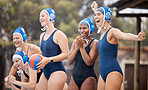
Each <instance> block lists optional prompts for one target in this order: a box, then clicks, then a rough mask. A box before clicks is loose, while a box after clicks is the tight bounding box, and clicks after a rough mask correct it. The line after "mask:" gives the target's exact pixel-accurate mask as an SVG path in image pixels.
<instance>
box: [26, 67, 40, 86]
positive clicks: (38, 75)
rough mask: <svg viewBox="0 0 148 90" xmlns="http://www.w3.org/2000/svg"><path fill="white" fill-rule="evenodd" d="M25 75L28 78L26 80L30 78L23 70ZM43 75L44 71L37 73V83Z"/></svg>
mask: <svg viewBox="0 0 148 90" xmlns="http://www.w3.org/2000/svg"><path fill="white" fill-rule="evenodd" d="M23 73H24V75H25V76H26V78H28V79H29V76H28V75H27V74H26V73H25V71H24V70H23ZM41 74H42V70H41V72H39V73H37V83H38V82H39V79H40V76H41Z"/></svg>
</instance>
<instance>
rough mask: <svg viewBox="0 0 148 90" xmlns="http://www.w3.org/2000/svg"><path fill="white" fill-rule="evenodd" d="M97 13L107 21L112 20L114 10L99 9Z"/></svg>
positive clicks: (107, 8)
mask: <svg viewBox="0 0 148 90" xmlns="http://www.w3.org/2000/svg"><path fill="white" fill-rule="evenodd" d="M97 11H100V12H101V13H102V14H103V15H104V16H105V19H104V20H105V21H110V20H111V16H112V10H111V9H110V8H109V7H99V8H98V9H97Z"/></svg>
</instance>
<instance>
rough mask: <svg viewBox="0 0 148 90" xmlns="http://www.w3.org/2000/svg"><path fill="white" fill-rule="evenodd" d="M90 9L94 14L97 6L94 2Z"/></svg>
mask: <svg viewBox="0 0 148 90" xmlns="http://www.w3.org/2000/svg"><path fill="white" fill-rule="evenodd" d="M91 8H92V10H93V11H94V12H95V11H96V10H97V9H98V4H97V3H96V1H93V3H92V4H91Z"/></svg>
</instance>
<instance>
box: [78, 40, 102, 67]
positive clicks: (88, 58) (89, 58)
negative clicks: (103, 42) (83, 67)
mask: <svg viewBox="0 0 148 90" xmlns="http://www.w3.org/2000/svg"><path fill="white" fill-rule="evenodd" d="M97 44H98V41H96V40H95V41H93V42H92V44H91V46H90V47H91V49H90V52H89V55H88V54H87V52H86V50H85V48H84V47H80V52H81V55H82V58H83V60H84V62H85V63H86V64H87V66H91V65H92V64H93V63H94V62H95V60H96V59H97V57H98V55H99V53H98V49H97Z"/></svg>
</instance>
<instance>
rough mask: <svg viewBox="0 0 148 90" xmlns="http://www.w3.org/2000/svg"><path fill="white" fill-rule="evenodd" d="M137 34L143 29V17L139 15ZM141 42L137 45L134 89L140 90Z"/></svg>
mask: <svg viewBox="0 0 148 90" xmlns="http://www.w3.org/2000/svg"><path fill="white" fill-rule="evenodd" d="M136 26H137V28H136V29H137V30H136V31H137V32H136V33H137V34H138V33H139V32H140V31H141V18H140V17H137V25H136ZM139 63H140V42H139V41H137V42H136V45H135V65H134V90H139V72H140V69H139V66H140V64H139Z"/></svg>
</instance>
